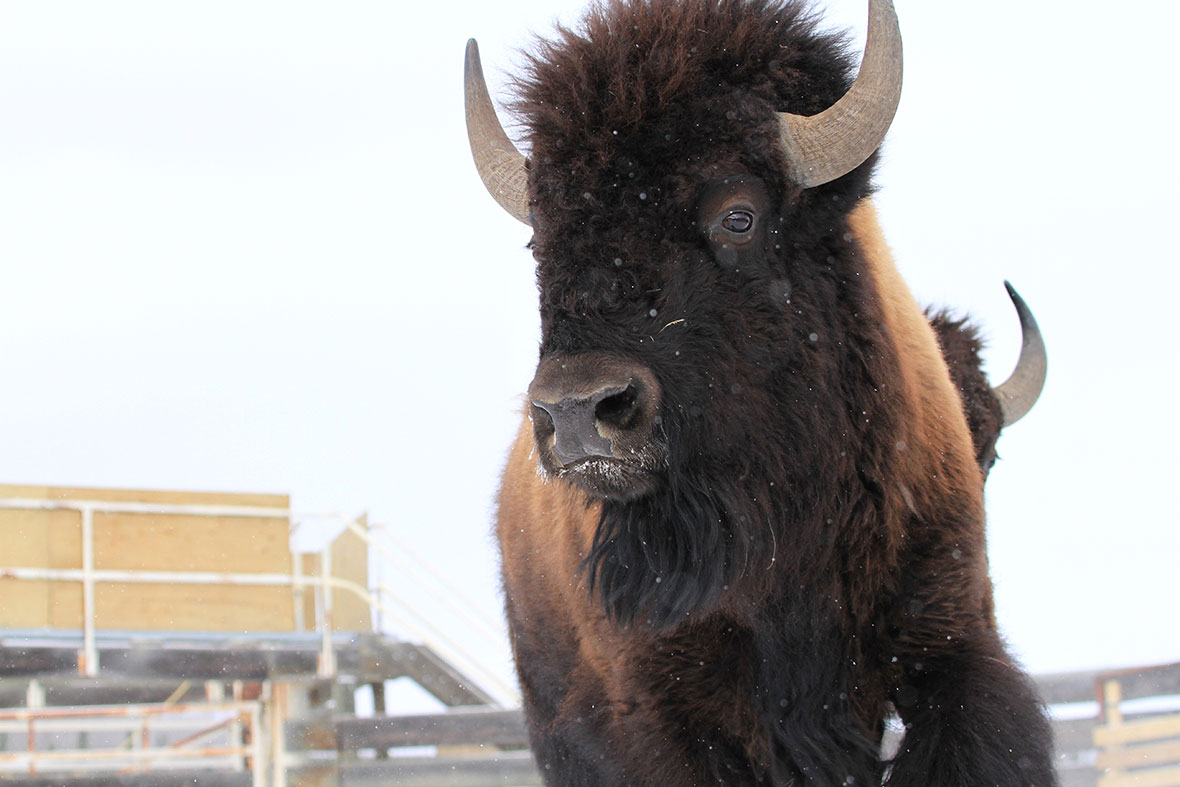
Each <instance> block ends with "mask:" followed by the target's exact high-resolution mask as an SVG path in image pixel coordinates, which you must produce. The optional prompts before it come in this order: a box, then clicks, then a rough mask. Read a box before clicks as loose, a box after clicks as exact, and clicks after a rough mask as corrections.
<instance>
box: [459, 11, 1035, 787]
mask: <svg viewBox="0 0 1180 787" xmlns="http://www.w3.org/2000/svg"><path fill="white" fill-rule="evenodd" d="M869 12H870V21H869V34H868V43H867V46H866V49H865V53H864V56H863V60H862V65H861V67H860V69H859V72H858V73H857V76H856V79H855V81H854V80H853V79H852V76H851V74H852V65H853V63H852V60H851V58H850V57H849V56H848V54H847V53H846V48H845V46H844V43H843V39H842V38H840V37H839V36H837V35H834V34H829V33H824V32H821V31H819V30H818V28H817V26H816V23H815V21H814V19H813V17H812V15H811V14H810V13H809V11H808V10H807V9H806V8H805V7H804V6H803V5H802V4H801V3H799V2H794V0H603V1H602V2H601V3H600V4H599V5H597V6H595V7H594V8H593V9H592V10H591V11H590V12H589V13H588V15H587V16H586V17H585V19H584V20H583V22H582V23H581V25H580V26H579V27H577V28H575V29H564V28H563V29H559V31H558V33H557V35H556V37H555V39H554V40H551V41H547V42H541V43H539V44H538V45H537V47H536V49H535V51H533V52H532V53H531V54H529V55H528V62H527V67H526V72H525V74H524V75H523V76H522V77H520V78H519V79H518V81H517V82H516V90H517V94H518V95H517V100H516V102H515V105H514V108H515V110H516V112H517V113H518V115H519V117H520V118H521V120H522V122H523V129H524V136H525V137H526V139H527V142H528V149H529V153H528V155H527V156H526V155H524V154H522V153H521V152H519V151H518V150H517V148H516V147H515V146H514V145H513V143H512V142H511V141H510V139H509V137H508V135H507V134H506V133H505V131H504V130H503V128H502V127H501V125H500V123H499V121H498V120H497V118H496V114H495V110H494V108H493V106H492V103H491V99H490V97H489V95H488V91H487V87H486V85H485V83H484V79H483V74H482V70H481V66H480V63H479V56H478V50H477V49H476V47H475V42H474V41H472V42H470V43H469V44H468V51H467V64H466V93H467V95H466V101H467V122H468V132H469V138H470V143H471V149H472V152H473V154H474V157H475V160H476V164H477V167H478V169H479V172H480V175H481V177H482V179H483V181H484V183H485V185H486V186H487V188H488V190H489V191H490V192H491V193H492V195H493V196H494V197H495V199H496V200H497V201H498V202H499V203H500V205H501V206H502V207H503V208H505V209H506V210H507V211H508V212H509V213H511V214H512V215H513V216H514V217H516V218H517V219H519V220H520V221H522V222H525V223H527V224H528V225H529V226H530V227H531V229H532V233H533V235H532V240H531V242H530V244H529V247H530V248H531V250H532V253H533V256H534V257H535V259H536V263H537V284H538V289H539V292H540V313H541V344H540V360H539V364H538V366H537V370H536V375H535V377H534V379H533V381H532V383H531V384H530V386H529V388H528V397H527V404H526V412H525V418H524V420H523V423H522V425H521V429H520V431H519V434H518V436H517V438H516V442H515V445H514V446H513V448H512V450H511V454H510V457H509V459H508V463H507V467H506V469H505V471H504V476H503V481H502V486H501V492H500V495H499V515H498V527H497V533H498V538H499V543H500V548H501V552H502V559H503V566H502V574H503V583H504V592H505V603H506V610H507V617H508V622H509V628H510V633H511V642H512V648H513V651H514V656H515V662H516V666H517V671H518V675H519V678H520V685H521V689H522V693H523V698H524V706H525V711H526V715H527V719H528V726H529V730H530V736H531V741H532V745H533V751H534V753H535V756H536V759H537V762H538V763H539V765H540V767H541V770H542V773H543V774H544V778H545V780H546V783H547V784H558V785H593V786H594V787H604V786H607V785H652V786H653V787H654V786H655V785H659V786H660V787H666V786H669V785H705V784H723V785H804V784H807V785H851V784H860V785H870V784H880V783H881V782H882V781H885V783H887V784H888V785H890V786H891V787H917V786H918V785H921V786H922V787H928V786H930V785H938V786H940V787H952V786H960V785H993V786H994V785H1002V786H1003V787H1014V786H1016V785H1037V786H1038V787H1045V786H1046V785H1052V784H1055V783H1056V778H1055V776H1054V770H1053V767H1052V762H1051V736H1050V732H1049V726H1048V723H1047V720H1046V718H1045V714H1044V711H1043V706H1042V705H1041V703H1040V701H1039V699H1038V697H1037V695H1036V692H1035V689H1034V687H1033V685H1032V684H1031V682H1030V680H1029V679H1028V678H1027V677H1026V676H1025V675H1024V674H1023V673H1022V672H1021V670H1020V669H1019V668H1018V667H1017V666H1016V665H1015V664H1014V663H1013V660H1012V659H1011V658H1010V657H1009V655H1008V653H1007V652H1006V650H1005V646H1004V643H1003V642H1002V640H1001V637H1000V635H999V633H998V631H997V626H996V622H995V620H994V617H993V614H992V589H991V583H990V579H989V577H988V568H987V555H986V546H985V537H984V511H983V483H984V478H985V476H986V473H987V470H988V468H990V466H991V461H992V459H993V458H994V444H995V438H996V436H997V435H998V433H999V429H1000V428H1001V426H1002V425H1003V423H1011V422H1012V421H1013V420H1015V419H1016V418H1018V417H1020V416H1021V415H1023V413H1024V412H1025V411H1026V410H1027V409H1028V408H1029V407H1030V406H1031V405H1032V402H1033V401H1035V399H1036V397H1037V395H1038V393H1039V390H1040V384H1041V382H1042V381H1043V377H1044V368H1045V366H1044V350H1043V346H1042V345H1041V344H1040V342H1039V338H1038V334H1037V333H1036V331H1035V325H1034V323H1032V318H1031V315H1030V314H1028V312H1027V309H1026V308H1025V307H1024V306H1023V304H1022V303H1021V302H1020V301H1019V299H1018V298H1016V297H1015V295H1014V302H1015V303H1016V305H1017V309H1018V311H1019V312H1020V316H1021V320H1022V323H1023V324H1024V326H1025V329H1026V336H1025V341H1026V348H1025V352H1024V353H1022V358H1021V362H1020V364H1019V366H1018V369H1017V372H1016V373H1014V375H1013V377H1012V378H1011V379H1010V380H1009V381H1008V382H1007V383H1005V384H1004V385H1003V386H1000V387H999V388H998V389H996V390H995V391H993V390H992V389H990V388H989V387H988V385H987V383H986V380H985V379H984V377H983V375H982V372H981V371H980V370H979V365H978V355H977V350H978V347H977V344H976V343H975V342H976V340H975V338H974V335H973V334H972V333H971V329H970V328H969V327H965V326H964V325H962V324H961V323H959V322H956V321H953V320H951V319H949V318H947V317H945V316H937V315H936V316H934V317H932V318H928V317H927V316H926V315H925V314H924V313H923V312H922V311H921V309H920V308H919V306H918V305H917V304H916V302H915V300H914V298H913V297H912V295H911V294H910V293H909V291H908V289H907V287H906V285H905V283H904V282H903V281H902V279H901V277H900V276H899V274H898V272H897V270H896V268H895V267H894V263H893V260H892V259H891V256H890V251H889V249H888V247H887V246H886V243H885V241H884V239H883V237H882V234H881V232H880V230H879V228H878V225H877V220H876V216H875V214H874V209H873V206H872V204H871V202H870V195H871V193H872V191H873V187H872V184H871V175H872V169H873V165H874V160H875V151H876V150H877V148H878V146H879V145H880V143H881V140H882V138H883V137H884V135H885V132H886V130H887V128H888V127H889V125H890V123H891V121H892V118H893V115H894V111H895V109H896V106H897V102H898V98H899V95H900V86H901V63H902V59H901V39H900V34H899V32H898V26H897V20H896V16H895V13H894V10H893V7H892V5H891V4H890V2H888V0H872V2H871V3H870V10H869ZM940 336H941V338H942V343H943V345H944V346H945V349H946V353H945V354H944V351H943V349H942V348H940V343H939V337H940ZM894 713H895V714H896V715H897V716H899V717H900V719H901V720H902V721H903V722H904V725H905V733H904V740H903V741H902V743H901V744H900V747H899V749H898V751H897V752H896V754H895V756H891V757H888V758H883V757H882V754H881V740H882V735H883V730H884V728H885V727H886V725H887V720H888V719H889V718H890V717H891V714H894Z"/></svg>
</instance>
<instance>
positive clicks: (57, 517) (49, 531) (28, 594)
mask: <svg viewBox="0 0 1180 787" xmlns="http://www.w3.org/2000/svg"><path fill="white" fill-rule="evenodd" d="M79 520H80V516H79V515H78V514H77V513H75V512H71V511H21V510H0V544H3V548H2V549H0V565H3V566H11V567H14V568H47V567H49V566H51V565H52V558H51V555H52V552H53V550H54V543H53V539H54V537H55V534H56V533H57V532H59V531H60V530H63V529H66V530H68V528H69V527H70V526H71V525H73V524H75V523H76V522H77V521H79ZM57 584H59V583H50V582H46V581H40V580H28V579H13V578H8V579H0V628H40V627H42V626H47V625H50V620H49V618H50V610H51V598H52V591H53V588H54V586H56V585H57Z"/></svg>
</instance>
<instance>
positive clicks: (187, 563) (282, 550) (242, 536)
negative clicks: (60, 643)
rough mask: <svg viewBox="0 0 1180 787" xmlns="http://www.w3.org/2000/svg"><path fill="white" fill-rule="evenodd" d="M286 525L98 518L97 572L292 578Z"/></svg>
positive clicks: (206, 518)
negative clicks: (125, 571) (279, 575)
mask: <svg viewBox="0 0 1180 787" xmlns="http://www.w3.org/2000/svg"><path fill="white" fill-rule="evenodd" d="M289 542H290V524H289V523H288V521H287V520H286V519H278V518H275V519H259V518H253V517H220V516H196V515H191V516H190V515H171V514H169V515H161V514H102V513H96V514H95V515H94V567H95V568H101V569H112V570H120V569H124V570H143V571H224V572H232V573H252V572H257V573H276V574H289V573H291V551H290V547H289Z"/></svg>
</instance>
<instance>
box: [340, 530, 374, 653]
mask: <svg viewBox="0 0 1180 787" xmlns="http://www.w3.org/2000/svg"><path fill="white" fill-rule="evenodd" d="M359 524H360V526H361V527H362V528H364V529H366V530H367V529H368V526H369V525H368V520H367V518H366V517H363V516H362V517H361V518H360V521H359ZM330 549H331V554H332V576H334V577H339V578H340V579H346V580H348V581H349V582H355V583H356V584H358V585H360V586H361V587H363V588H368V587H369V545H368V544H366V543H365V540H364V539H363V538H361V537H360V536H358V535H357V534H356V533H354V532H352V531H351V530H349V529H347V528H345V530H344V531H343V532H342V533H340V535H338V536H336V538H335V539H334V540H333V541H332V546H331V547H330ZM332 628H333V629H334V630H336V631H369V630H371V629H372V628H373V624H372V614H371V613H370V612H369V605H368V604H367V603H366V602H365V600H364V599H362V598H359V597H358V596H356V595H355V594H353V593H351V592H348V591H345V590H339V589H338V590H335V591H333V593H332Z"/></svg>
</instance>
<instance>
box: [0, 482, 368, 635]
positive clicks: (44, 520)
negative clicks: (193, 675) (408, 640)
mask: <svg viewBox="0 0 1180 787" xmlns="http://www.w3.org/2000/svg"><path fill="white" fill-rule="evenodd" d="M0 499H4V500H9V501H20V500H25V501H29V506H27V507H23V508H22V507H19V504H18V503H17V504H11V505H10V506H9V507H5V508H0V543H2V544H4V545H5V549H4V553H3V557H2V558H0V562H2V563H3V566H4V568H6V569H10V570H11V569H25V570H26V571H25V572H24V574H23V575H22V576H20V577H18V576H15V575H11V574H13V572H12V571H10V572H9V573H10V576H6V577H3V578H0V598H3V599H4V603H3V604H0V628H7V629H23V628H41V627H47V628H51V629H81V628H83V627H84V625H85V614H84V606H85V604H86V584H85V582H84V581H81V582H80V581H78V580H76V579H72V578H71V579H64V578H63V579H57V580H55V579H52V578H49V577H51V576H53V575H54V574H56V575H57V576H62V577H65V576H70V574H68V573H66V572H84V571H87V570H89V571H90V572H93V573H94V576H95V577H106V579H105V580H104V581H95V582H94V583H93V605H94V609H93V613H94V616H93V617H94V621H93V622H94V625H95V627H96V628H98V629H104V630H121V631H133V630H149V631H256V632H262V631H309V630H314V628H315V621H316V610H315V598H314V594H313V593H311V592H306V593H305V592H304V590H305V587H304V586H301V585H292V584H290V583H288V584H286V585H282V584H252V581H253V580H261V579H262V578H265V577H268V576H269V577H273V576H298V575H299V574H303V575H304V576H311V577H318V576H320V574H321V573H322V567H321V565H320V562H321V557H320V555H318V554H307V555H295V554H292V552H291V548H290V545H289V544H290V531H291V519H290V515H289V513H288V512H289V509H290V499H289V498H288V497H287V496H286V495H258V494H226V493H208V492H167V491H148V490H126V489H78V488H67V487H31V486H10V485H0ZM34 501H36V503H37V507H33V502H34ZM358 521H359V522H360V523H361V525H362V526H363V524H364V519H363V518H361V519H359V520H358ZM330 563H331V575H332V576H333V577H334V578H336V579H337V580H341V581H346V582H352V583H354V584H356V585H358V586H359V587H361V588H366V589H367V588H368V584H369V583H368V549H367V547H366V545H365V543H364V541H363V540H362V539H361V538H360V537H359V536H358V535H357V534H356V533H355V532H353V531H352V530H348V529H346V530H345V531H344V532H343V533H341V534H340V536H339V537H337V539H336V541H335V542H333V544H332V546H331V556H330ZM38 570H39V571H42V572H45V573H44V574H43V576H45V577H46V578H45V579H37V578H36V577H35V576H34V574H33V573H32V572H35V571H38ZM103 572H107V573H105V574H104V573H103ZM116 572H151V573H154V574H160V575H171V576H162V577H161V579H162V580H163V581H160V582H144V581H138V579H137V580H136V581H132V580H131V579H130V578H129V579H128V580H127V581H118V578H117V577H115V576H114V574H115V573H116ZM185 573H204V574H218V575H228V574H236V575H240V576H241V577H242V579H243V581H241V582H236V583H235V582H209V581H200V582H197V581H194V582H187V583H186V582H184V581H183V578H184V577H183V575H184V574H185ZM73 576H78V574H74V575H73ZM194 579H196V578H195V577H194ZM337 602H338V603H337V604H336V605H335V607H334V608H333V610H332V612H333V624H334V627H335V628H337V629H341V630H345V631H369V630H371V628H372V624H371V621H370V613H369V607H368V605H367V604H365V603H364V602H363V600H362V599H358V598H357V597H356V596H355V594H343V593H342V594H339V598H338V599H337Z"/></svg>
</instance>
